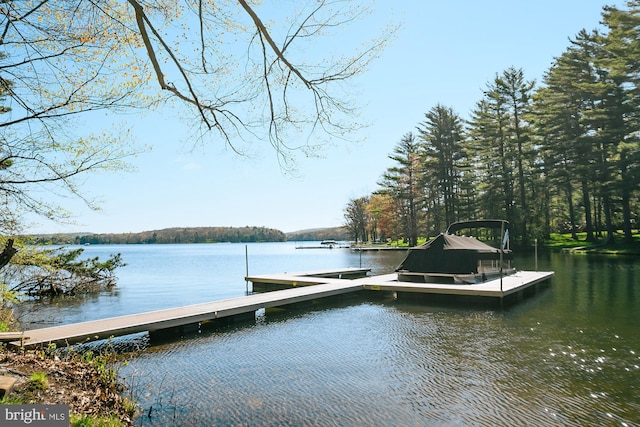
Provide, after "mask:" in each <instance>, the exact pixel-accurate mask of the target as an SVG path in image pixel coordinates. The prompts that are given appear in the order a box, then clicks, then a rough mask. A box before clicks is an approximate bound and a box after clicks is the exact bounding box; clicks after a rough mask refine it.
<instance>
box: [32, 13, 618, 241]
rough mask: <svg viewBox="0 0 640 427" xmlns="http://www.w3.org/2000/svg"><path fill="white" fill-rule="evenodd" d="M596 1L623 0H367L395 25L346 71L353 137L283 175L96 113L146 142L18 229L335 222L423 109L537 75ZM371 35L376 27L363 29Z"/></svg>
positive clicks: (380, 20)
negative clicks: (503, 78) (69, 217)
mask: <svg viewBox="0 0 640 427" xmlns="http://www.w3.org/2000/svg"><path fill="white" fill-rule="evenodd" d="M286 3H287V2H281V3H280V4H286ZM605 4H610V5H616V6H619V7H623V5H624V2H623V1H620V0H618V1H607V2H601V1H596V0H553V1H552V0H537V1H535V2H533V1H521V0H486V1H478V0H459V1H446V2H445V1H441V0H437V1H436V0H420V1H396V0H379V1H376V2H375V3H374V4H373V5H374V13H373V15H372V16H371V17H370V20H369V21H368V22H369V24H370V25H371V28H372V29H373V30H375V28H376V26H378V27H379V28H382V27H383V26H384V25H386V24H387V23H389V22H390V20H391V21H393V22H397V23H401V24H402V27H401V29H400V30H399V32H398V34H397V37H396V38H395V39H394V41H393V42H392V44H391V45H390V46H389V47H387V48H386V49H385V51H384V52H382V54H381V57H380V58H379V59H378V60H377V61H376V62H374V63H373V64H372V66H371V67H370V68H369V71H368V72H367V73H366V74H365V75H363V76H361V77H360V78H358V80H357V81H356V82H354V83H355V85H356V88H357V90H358V92H359V94H360V95H359V96H358V101H359V103H360V105H361V106H362V108H361V112H360V119H361V120H364V121H366V122H368V123H371V125H370V126H368V127H367V128H366V129H364V130H363V131H361V132H360V133H359V134H358V135H357V136H356V137H357V138H359V139H361V142H351V143H350V142H343V141H338V140H336V141H335V142H334V143H332V144H330V145H329V146H327V147H325V148H324V149H323V150H322V151H321V152H320V153H319V154H320V158H305V157H299V158H298V163H297V166H298V174H297V176H291V175H290V174H287V173H285V172H284V171H282V170H281V169H280V167H279V165H278V159H277V157H276V154H275V152H274V151H273V150H272V149H271V148H270V147H269V146H268V145H266V146H264V147H260V146H258V147H256V148H255V152H254V155H253V156H252V157H251V158H246V157H240V156H238V155H236V154H235V153H233V151H232V150H230V149H228V148H225V147H224V146H223V145H222V143H215V142H212V143H209V144H206V145H202V146H199V145H197V146H196V148H195V149H193V150H192V148H193V143H192V142H191V141H189V139H188V137H189V136H190V135H191V133H190V130H189V124H188V123H186V122H183V121H181V120H180V119H179V118H176V117H174V116H173V114H174V113H173V111H171V110H166V111H158V112H149V113H146V114H145V115H144V116H141V117H137V116H132V115H127V116H124V117H113V116H105V117H104V118H103V119H100V121H101V123H100V125H101V126H103V127H109V126H111V125H115V126H131V127H132V134H133V136H134V138H135V142H136V143H137V144H140V145H148V146H151V147H152V150H150V151H148V152H145V153H143V154H141V155H139V156H138V157H137V158H135V159H133V161H132V163H133V164H134V166H136V167H137V171H135V172H132V173H122V172H119V173H113V174H101V175H98V176H93V177H89V178H88V179H87V180H86V182H85V183H84V186H83V187H82V188H83V190H84V191H85V192H86V193H87V194H89V195H90V196H92V197H95V198H96V199H98V201H99V204H100V206H101V210H100V211H97V212H93V211H91V210H89V209H88V208H86V207H83V205H82V204H81V203H79V202H78V201H74V200H67V199H64V200H60V201H59V203H60V204H61V205H62V206H63V207H65V208H66V209H69V210H72V211H73V212H74V213H75V214H76V216H75V221H76V223H75V224H66V225H61V224H55V223H50V222H46V221H44V220H40V219H34V222H33V223H32V224H31V226H30V229H29V232H34V233H35V232H47V233H54V232H77V231H82V232H96V233H109V232H114V233H120V232H137V231H144V230H153V229H161V228H167V227H196V226H238V227H241V226H246V225H249V226H265V227H271V228H277V229H280V230H282V231H285V232H288V231H296V230H302V229H308V228H317V227H333V226H338V225H341V224H342V223H343V210H344V207H345V206H346V204H347V203H348V201H349V200H350V199H352V198H356V197H360V196H363V195H368V194H370V193H371V192H372V191H374V190H376V189H377V186H376V182H377V181H378V180H379V178H380V176H381V175H382V173H383V172H384V171H385V170H386V169H387V168H388V167H389V166H391V165H392V162H391V161H390V160H389V159H388V157H387V156H388V155H389V154H390V153H391V151H392V150H393V147H394V146H395V144H396V143H397V142H398V141H399V140H400V138H401V137H402V136H403V135H404V134H406V133H407V132H412V131H414V130H415V127H416V126H417V125H418V124H419V123H420V122H421V121H422V120H423V118H424V114H425V113H426V112H427V111H429V110H430V109H431V108H432V107H433V106H435V105H436V104H438V103H440V104H443V105H445V106H448V107H451V108H453V109H454V111H456V112H457V113H458V114H460V115H461V116H462V117H463V118H465V119H466V118H468V117H469V113H470V111H471V110H472V109H473V107H474V105H475V103H476V102H477V101H478V100H479V99H480V97H481V94H482V90H483V88H485V87H486V84H487V82H489V81H491V80H493V78H494V77H495V75H496V73H501V72H502V71H504V70H505V69H507V68H509V67H512V66H513V67H516V68H522V69H523V70H524V73H525V77H526V78H527V79H528V80H536V82H540V81H541V79H542V76H543V74H544V72H545V71H546V70H548V68H549V67H550V65H551V63H552V61H553V59H554V57H557V56H558V55H560V54H561V53H562V52H563V51H564V50H565V49H566V48H567V46H569V38H572V37H574V36H575V35H576V34H577V33H578V32H579V31H580V30H581V29H583V28H585V29H587V30H592V29H595V28H598V27H599V21H600V18H601V11H602V6H603V5H605ZM372 35H375V31H372V33H371V34H367V35H364V37H365V38H368V37H370V36H372ZM330 48H331V47H330V46H328V49H330ZM107 121H108V123H105V122H107ZM120 122H122V123H120ZM95 125H97V124H96V123H91V122H80V123H79V126H88V127H92V126H95Z"/></svg>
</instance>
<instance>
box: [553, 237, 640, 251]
mask: <svg viewBox="0 0 640 427" xmlns="http://www.w3.org/2000/svg"><path fill="white" fill-rule="evenodd" d="M586 237H587V236H586V233H578V240H573V239H572V238H571V234H570V233H566V234H559V233H557V234H552V235H551V238H550V239H549V240H548V241H546V242H545V243H544V246H545V247H547V248H549V249H551V250H554V251H571V252H579V253H598V254H610V255H640V234H636V235H634V236H633V242H632V243H624V242H623V238H622V234H621V233H618V234H616V236H615V238H614V242H613V243H609V244H607V245H605V244H604V243H603V241H602V240H597V241H595V242H587V241H586V240H585V239H586Z"/></svg>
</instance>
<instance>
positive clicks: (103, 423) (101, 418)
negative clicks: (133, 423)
mask: <svg viewBox="0 0 640 427" xmlns="http://www.w3.org/2000/svg"><path fill="white" fill-rule="evenodd" d="M70 425H71V427H122V426H124V425H125V424H124V423H123V422H122V421H120V419H118V417H117V416H115V415H86V414H81V415H78V414H71V415H70Z"/></svg>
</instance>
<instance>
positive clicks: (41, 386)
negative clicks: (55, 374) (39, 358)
mask: <svg viewBox="0 0 640 427" xmlns="http://www.w3.org/2000/svg"><path fill="white" fill-rule="evenodd" d="M48 387H49V380H48V379H47V374H46V373H44V372H35V373H33V374H31V376H30V377H29V389H31V390H46V389H47V388H48Z"/></svg>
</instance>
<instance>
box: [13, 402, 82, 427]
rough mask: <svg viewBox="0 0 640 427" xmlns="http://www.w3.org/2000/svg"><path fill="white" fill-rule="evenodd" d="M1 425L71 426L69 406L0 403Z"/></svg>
mask: <svg viewBox="0 0 640 427" xmlns="http://www.w3.org/2000/svg"><path fill="white" fill-rule="evenodd" d="M0 426H3V427H4V426H7V427H10V426H36V427H69V406H68V405H0Z"/></svg>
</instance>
